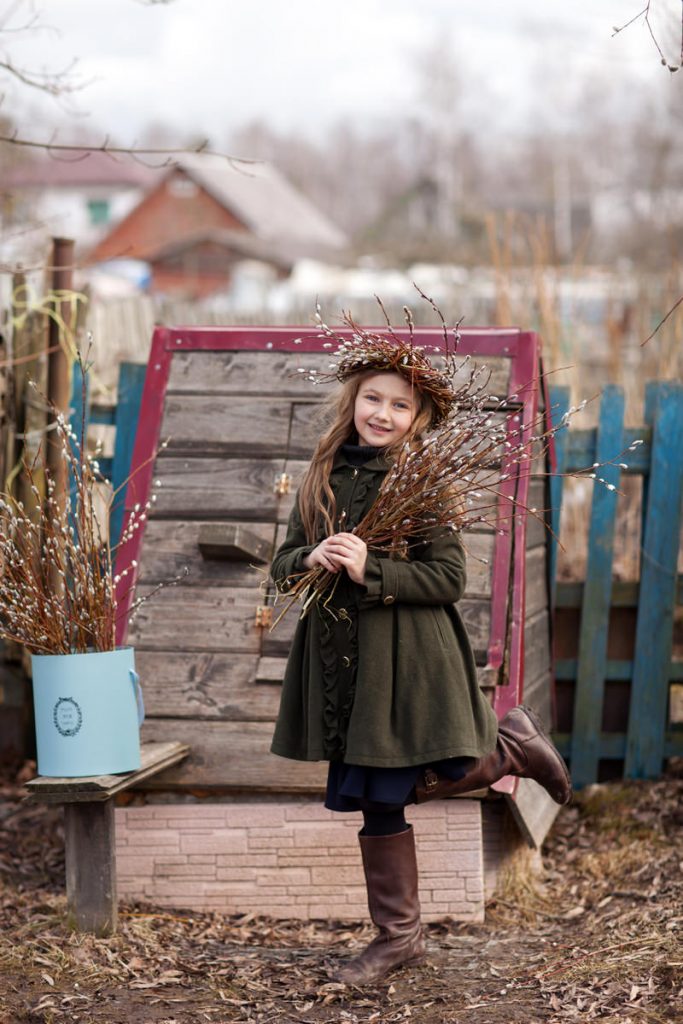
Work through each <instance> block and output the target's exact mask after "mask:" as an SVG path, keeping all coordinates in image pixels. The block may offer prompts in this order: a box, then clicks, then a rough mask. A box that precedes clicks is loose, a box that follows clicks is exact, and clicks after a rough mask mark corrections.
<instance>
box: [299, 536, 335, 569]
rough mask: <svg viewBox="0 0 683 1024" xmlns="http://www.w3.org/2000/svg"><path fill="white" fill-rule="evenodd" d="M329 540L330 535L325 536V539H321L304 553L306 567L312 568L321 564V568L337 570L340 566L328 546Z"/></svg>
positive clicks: (330, 538)
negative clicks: (310, 549)
mask: <svg viewBox="0 0 683 1024" xmlns="http://www.w3.org/2000/svg"><path fill="white" fill-rule="evenodd" d="M331 540H333V538H332V537H326V538H325V540H322V541H321V542H320V544H318V546H317V547H315V548H313V550H312V551H311V552H309V554H307V555H306V557H305V558H304V565H305V566H306V568H307V569H312V568H313V567H314V566H316V565H322V567H323V569H327V571H328V572H339V569H340V568H341V566H340V565H339V562H338V561H337V559H336V558H335V557H334V554H333V553H332V551H331V550H330V547H329V545H330V541H331Z"/></svg>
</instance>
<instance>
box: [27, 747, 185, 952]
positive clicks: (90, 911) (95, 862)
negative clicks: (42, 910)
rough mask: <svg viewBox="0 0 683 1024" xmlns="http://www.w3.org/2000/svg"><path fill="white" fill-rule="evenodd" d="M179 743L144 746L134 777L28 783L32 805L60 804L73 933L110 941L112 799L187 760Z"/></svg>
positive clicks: (114, 912)
mask: <svg viewBox="0 0 683 1024" xmlns="http://www.w3.org/2000/svg"><path fill="white" fill-rule="evenodd" d="M189 752H190V748H189V747H188V746H186V745H185V744H184V743H178V742H166V743H144V744H143V745H142V747H141V751H140V761H141V766H140V768H139V769H138V770H137V771H134V772H124V773H122V774H120V775H93V776H88V777H86V778H79V779H58V778H47V777H45V776H38V778H37V779H33V780H32V781H31V782H29V783H27V787H26V788H27V789H28V791H29V800H31V801H32V802H33V803H39V802H40V803H47V804H64V842H65V854H66V899H67V906H68V923H69V925H70V926H71V927H72V928H75V929H76V930H77V931H85V932H94V933H95V934H96V935H113V934H114V933H115V931H116V925H117V919H118V905H117V898H116V836H115V816H114V800H113V799H112V798H113V797H114V796H116V794H117V793H122V792H123V791H124V790H125V789H131V788H133V787H134V786H137V785H138V784H139V783H141V782H144V781H145V780H147V779H149V778H151V777H152V776H154V775H157V774H158V773H159V772H160V771H163V769H164V768H170V767H171V766H172V765H175V764H178V762H179V761H182V760H183V758H185V757H187V755H188V754H189Z"/></svg>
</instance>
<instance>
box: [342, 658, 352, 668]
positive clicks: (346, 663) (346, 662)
mask: <svg viewBox="0 0 683 1024" xmlns="http://www.w3.org/2000/svg"><path fill="white" fill-rule="evenodd" d="M350 664H351V659H350V658H347V657H346V655H344V657H343V658H342V665H343V666H344V668H348V667H349V666H350Z"/></svg>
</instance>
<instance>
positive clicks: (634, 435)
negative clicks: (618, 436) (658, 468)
mask: <svg viewBox="0 0 683 1024" xmlns="http://www.w3.org/2000/svg"><path fill="white" fill-rule="evenodd" d="M651 436H652V435H651V431H650V430H649V429H648V428H647V427H624V432H623V437H622V443H621V448H620V449H619V451H617V452H613V453H612V457H615V456H617V455H619V454H620V452H622V451H623V452H624V457H623V458H622V459H621V460H620V461H621V462H625V463H626V465H627V466H628V469H627V470H625V471H624V472H628V473H647V472H648V467H649V465H650V442H651ZM634 441H642V444H640V445H638V447H637V448H635V449H634V451H632V452H629V451H626V449H627V448H628V447H629V446H630V445H631V444H633V442H634ZM596 452H597V433H596V429H595V427H593V428H590V429H588V430H570V431H569V439H568V441H567V462H566V469H567V470H568V471H571V472H574V471H575V470H585V469H588V468H589V467H590V466H592V465H593V463H594V462H599V461H600V460H599V459H598V457H597V454H596Z"/></svg>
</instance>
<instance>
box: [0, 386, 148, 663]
mask: <svg viewBox="0 0 683 1024" xmlns="http://www.w3.org/2000/svg"><path fill="white" fill-rule="evenodd" d="M48 404H49V403H48ZM50 408H51V409H52V413H53V417H54V419H53V423H54V428H53V429H52V430H51V431H50V434H51V435H53V436H52V437H51V438H50V442H49V443H50V444H53V445H58V446H59V448H60V451H61V453H62V456H63V458H64V460H65V463H66V468H67V474H66V475H67V476H68V477H69V481H70V487H69V486H67V488H66V493H64V494H59V493H58V487H57V483H56V481H55V480H54V479H53V477H52V475H51V473H50V470H49V469H48V468H47V455H46V450H45V449H46V443H43V445H41V450H40V452H39V454H38V456H37V457H36V460H35V461H34V462H33V463H32V464H28V463H26V462H24V471H25V473H26V476H27V480H28V484H29V487H30V490H31V493H32V495H33V498H34V499H35V506H36V509H37V512H36V513H35V514H34V515H32V514H31V512H30V510H27V509H25V508H24V505H23V504H22V502H20V501H17V499H16V498H15V497H14V496H12V495H11V494H7V493H5V494H2V495H0V636H2V637H3V638H4V639H5V640H10V641H14V642H15V643H18V644H22V645H23V646H25V647H26V648H27V649H28V650H29V652H30V653H31V654H83V653H86V652H87V651H111V650H114V649H115V646H116V625H117V601H116V596H115V590H116V587H117V585H118V584H119V582H120V580H121V579H123V578H125V577H128V576H130V577H131V585H132V577H133V574H134V571H135V568H136V566H137V562H135V561H132V562H131V564H130V565H129V566H127V567H126V568H124V569H123V570H122V571H121V573H120V575H119V576H115V575H114V558H115V552H116V548H113V547H112V546H111V545H110V544H109V540H108V538H107V536H106V531H105V530H103V529H102V526H101V524H100V521H99V517H98V513H97V508H96V506H97V503H98V494H99V493H100V490H101V488H100V485H101V484H105V483H106V481H105V479H104V477H103V476H102V474H101V472H100V468H99V464H98V462H97V459H96V458H95V457H94V456H92V455H90V454H89V453H88V452H86V451H84V450H83V449H82V447H81V445H80V444H79V441H78V438H77V436H76V433H75V432H74V430H73V429H72V428H71V426H70V425H69V423H68V422H67V421H66V420H65V418H64V416H63V415H61V414H60V413H59V412H58V411H57V410H56V409H55V408H54V407H53V406H50ZM41 478H43V479H44V480H45V484H46V486H45V491H46V493H45V496H44V498H43V497H42V496H41V492H40V489H39V487H38V483H39V481H40V480H41ZM126 482H127V481H126ZM114 497H115V494H114V495H112V497H111V499H110V501H109V506H110V505H111V501H113V500H114ZM152 500H154V499H152ZM150 507H151V502H148V503H147V505H146V507H144V508H142V507H140V506H138V507H137V508H136V509H135V510H134V511H133V513H132V515H131V517H130V518H129V519H128V522H127V525H126V529H125V532H124V536H123V537H122V538H121V541H120V543H123V542H124V541H125V540H126V539H127V538H128V537H130V536H132V532H133V531H134V530H136V529H138V528H139V527H140V525H141V523H142V522H144V520H145V519H146V517H147V512H148V511H149V508H150ZM117 547H118V545H117ZM149 596H151V595H147V597H149ZM145 599H147V598H145ZM134 607H135V606H134Z"/></svg>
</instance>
